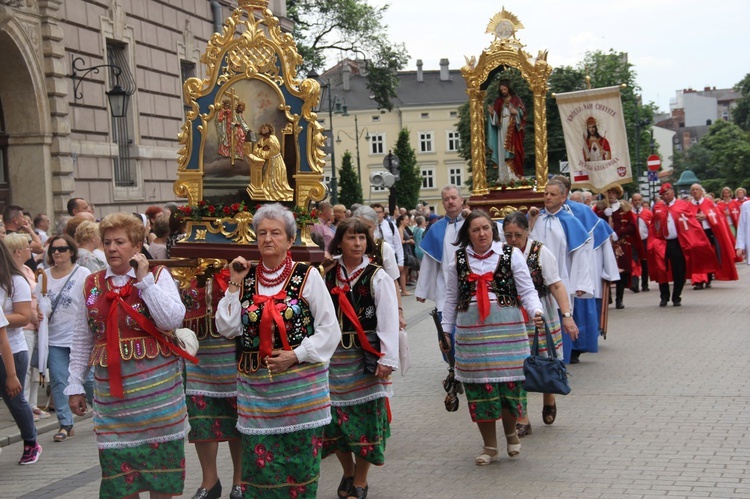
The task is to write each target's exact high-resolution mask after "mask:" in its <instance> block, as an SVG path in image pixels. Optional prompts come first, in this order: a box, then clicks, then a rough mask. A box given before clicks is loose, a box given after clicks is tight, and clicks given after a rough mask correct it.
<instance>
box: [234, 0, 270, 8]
mask: <svg viewBox="0 0 750 499" xmlns="http://www.w3.org/2000/svg"><path fill="white" fill-rule="evenodd" d="M268 1H269V0H238V4H239V6H240V7H242V8H243V9H245V10H252V9H267V8H268Z"/></svg>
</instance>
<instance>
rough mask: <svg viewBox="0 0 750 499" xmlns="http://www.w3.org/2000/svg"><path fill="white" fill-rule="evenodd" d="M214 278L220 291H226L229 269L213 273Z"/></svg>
mask: <svg viewBox="0 0 750 499" xmlns="http://www.w3.org/2000/svg"><path fill="white" fill-rule="evenodd" d="M214 280H215V281H216V284H217V285H218V286H219V288H220V289H221V291H222V293H226V292H227V288H228V287H229V269H222V271H221V272H217V273H215V274H214Z"/></svg>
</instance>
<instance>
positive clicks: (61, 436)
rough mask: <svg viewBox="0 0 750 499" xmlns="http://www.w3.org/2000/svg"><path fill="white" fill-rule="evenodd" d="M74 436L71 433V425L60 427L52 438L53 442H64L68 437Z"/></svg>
mask: <svg viewBox="0 0 750 499" xmlns="http://www.w3.org/2000/svg"><path fill="white" fill-rule="evenodd" d="M74 436H75V433H73V427H72V426H63V427H61V428H60V431H58V432H57V433H55V435H54V436H53V437H52V440H54V441H55V442H65V441H66V440H67V439H69V438H73V437H74Z"/></svg>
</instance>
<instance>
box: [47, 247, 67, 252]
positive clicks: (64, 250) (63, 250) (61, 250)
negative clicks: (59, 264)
mask: <svg viewBox="0 0 750 499" xmlns="http://www.w3.org/2000/svg"><path fill="white" fill-rule="evenodd" d="M69 249H70V246H52V247H51V248H50V251H51V252H52V253H65V252H66V251H68V250H69Z"/></svg>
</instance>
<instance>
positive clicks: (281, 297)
mask: <svg viewBox="0 0 750 499" xmlns="http://www.w3.org/2000/svg"><path fill="white" fill-rule="evenodd" d="M253 228H254V229H255V234H256V237H257V241H258V248H259V249H260V254H261V261H260V262H259V263H258V264H257V265H256V266H252V267H251V266H250V264H249V263H248V261H247V260H245V259H244V258H243V257H241V256H238V257H237V258H235V259H234V260H233V261H232V264H231V266H230V270H229V272H230V274H229V287H228V288H227V291H226V293H225V294H224V298H222V299H221V301H220V302H219V308H218V309H217V311H216V327H217V328H218V329H219V332H221V334H223V335H224V336H226V337H228V338H239V343H238V349H239V352H238V359H239V360H238V363H237V370H238V373H237V376H238V378H237V411H238V415H237V418H238V419H237V429H238V430H239V432H240V433H242V487H243V489H244V492H245V497H252V498H260V497H284V498H287V497H298V498H302V497H315V494H316V492H317V488H318V477H319V474H320V460H321V457H322V447H323V428H324V426H325V425H327V424H328V423H330V422H331V409H330V405H331V402H330V397H329V391H328V361H329V360H330V359H331V356H332V355H333V352H334V351H335V350H336V346H337V345H338V343H339V341H340V340H341V331H340V330H339V325H338V321H337V320H336V312H335V310H334V308H333V303H332V302H331V297H330V294H329V293H328V292H327V290H326V287H325V283H324V282H323V278H322V277H321V276H320V273H319V272H318V270H317V269H314V268H313V267H310V266H309V265H307V264H304V263H296V262H294V261H292V258H291V255H290V254H289V253H288V251H289V249H290V248H291V247H292V244H293V243H294V240H295V238H296V236H297V224H296V222H295V220H294V216H293V215H292V213H291V212H290V211H289V210H288V209H286V208H285V207H283V206H281V205H280V204H278V203H273V204H267V205H264V206H263V207H261V208H260V209H259V210H258V211H257V212H256V213H255V216H254V217H253ZM238 269H240V270H238Z"/></svg>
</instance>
